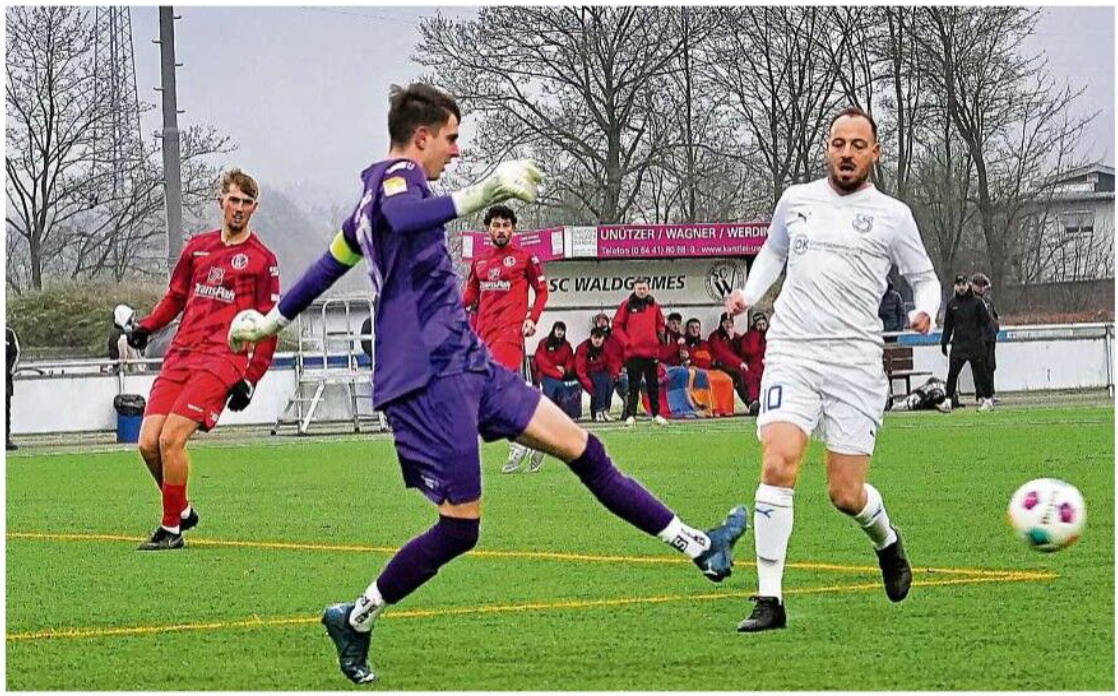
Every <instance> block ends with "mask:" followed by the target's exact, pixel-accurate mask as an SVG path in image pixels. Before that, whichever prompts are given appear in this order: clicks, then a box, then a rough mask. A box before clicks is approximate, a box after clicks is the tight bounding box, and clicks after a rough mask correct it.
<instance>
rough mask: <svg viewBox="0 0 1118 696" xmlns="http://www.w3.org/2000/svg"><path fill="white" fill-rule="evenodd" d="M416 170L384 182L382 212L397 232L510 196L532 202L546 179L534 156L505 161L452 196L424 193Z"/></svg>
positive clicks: (441, 220) (427, 226) (415, 229)
mask: <svg viewBox="0 0 1118 696" xmlns="http://www.w3.org/2000/svg"><path fill="white" fill-rule="evenodd" d="M416 172H417V170H415V169H405V170H403V171H402V172H400V173H399V174H398V175H396V176H389V177H387V178H385V179H384V181H383V182H382V183H381V188H382V198H381V208H380V210H381V215H382V216H383V217H384V220H385V222H387V223H388V227H389V228H390V229H391V230H392V231H393V232H397V233H400V234H410V233H412V232H419V231H421V230H427V229H431V228H432V227H437V226H438V225H443V224H446V223H447V222H449V221H451V220H453V219H454V218H457V217H463V216H465V215H470V214H471V213H475V212H477V211H479V210H483V209H485V208H488V207H489V206H491V205H493V204H494V203H500V202H501V201H506V200H508V199H510V198H518V199H520V200H522V201H524V202H526V203H531V202H532V201H534V200H535V199H536V193H537V191H538V189H539V183H540V181H541V180H542V179H543V174H542V173H541V172H540V170H539V168H537V167H536V165H535V163H534V162H532V161H531V160H517V161H515V162H503V163H502V164H499V165H498V166H497V169H496V170H495V171H494V172H493V173H492V174H491V175H489V176H488V177H486V178H485V179H483V180H482V181H481V182H480V183H477V184H474V185H473V186H467V187H466V188H464V189H462V190H460V191H455V192H454V193H452V194H450V195H449V196H430V197H424V195H423V190H422V188H421V187H420V185H419V181H418V180H416V178H415V177H417V176H419V175H418V174H417V173H416Z"/></svg>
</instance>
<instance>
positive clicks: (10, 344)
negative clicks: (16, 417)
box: [4, 325, 19, 452]
mask: <svg viewBox="0 0 1118 696" xmlns="http://www.w3.org/2000/svg"><path fill="white" fill-rule="evenodd" d="M4 344H5V346H6V350H7V352H6V353H5V356H6V357H7V359H8V360H7V362H8V370H7V372H6V373H5V375H4V382H5V384H4V387H5V392H6V393H7V408H8V411H7V418H5V419H4V424H5V426H6V427H5V429H4V437H5V439H6V444H5V449H7V451H9V452H11V451H12V450H17V449H19V447H17V446H16V443H14V442H12V394H13V393H15V386H14V385H13V384H12V375H14V374H15V371H16V366H17V365H19V335H18V334H16V330H15V329H13V328H12V327H11V325H8V326H6V327H4Z"/></svg>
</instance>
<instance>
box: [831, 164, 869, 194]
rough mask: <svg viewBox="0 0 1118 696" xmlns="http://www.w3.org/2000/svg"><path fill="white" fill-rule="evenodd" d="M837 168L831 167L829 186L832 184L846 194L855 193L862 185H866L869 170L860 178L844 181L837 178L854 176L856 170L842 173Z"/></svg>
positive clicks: (842, 171)
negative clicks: (845, 175) (847, 175)
mask: <svg viewBox="0 0 1118 696" xmlns="http://www.w3.org/2000/svg"><path fill="white" fill-rule="evenodd" d="M839 166H841V165H839ZM839 166H832V167H831V172H830V179H831V184H833V185H834V187H835V188H837V189H838V190H840V191H846V192H847V193H852V192H854V191H857V190H858V189H860V188H862V184H864V183H866V180H867V179H869V178H870V170H869V169H867V170H866V171H865V173H863V174H862V175H861V176H855V177H854V178H853V179H847V180H845V181H844V180H842V179H840V178H839V177H840V176H841V175H843V174H855V173H856V172H857V168H856V167H855V169H854V170H851V171H844V170H841V169H839Z"/></svg>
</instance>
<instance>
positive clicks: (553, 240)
mask: <svg viewBox="0 0 1118 696" xmlns="http://www.w3.org/2000/svg"><path fill="white" fill-rule="evenodd" d="M515 239H516V245H517V246H518V247H520V248H521V249H524V250H525V251H530V252H532V253H533V254H535V255H536V256H537V257H539V259H540V261H543V262H547V261H555V260H556V259H561V258H564V254H563V228H562V227H551V228H548V229H546V230H532V231H530V232H520V233H518V234H516V235H515ZM492 247H493V244H492V243H491V242H490V241H489V235H488V234H486V233H485V232H463V233H462V260H463V261H473V260H474V259H475V258H478V257H479V256H482V255H484V254H487V253H489V249H491V248H492Z"/></svg>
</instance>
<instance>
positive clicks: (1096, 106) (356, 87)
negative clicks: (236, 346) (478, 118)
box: [132, 7, 1115, 205]
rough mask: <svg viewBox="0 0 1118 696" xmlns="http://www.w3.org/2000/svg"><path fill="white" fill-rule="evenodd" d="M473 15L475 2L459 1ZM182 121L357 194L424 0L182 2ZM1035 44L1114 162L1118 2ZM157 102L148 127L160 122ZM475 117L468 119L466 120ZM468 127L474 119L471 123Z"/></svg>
mask: <svg viewBox="0 0 1118 696" xmlns="http://www.w3.org/2000/svg"><path fill="white" fill-rule="evenodd" d="M450 11H451V13H453V14H454V15H468V14H471V13H472V10H471V9H470V8H463V7H459V8H452V9H451V10H450ZM176 12H177V13H178V14H179V15H181V16H182V19H181V20H180V21H178V22H176V27H175V28H176V37H175V41H176V53H177V58H178V61H179V62H180V63H183V66H182V67H181V68H180V69H179V72H178V99H179V108H180V109H184V110H185V111H186V113H184V114H182V115H180V117H179V118H180V126H187V125H190V124H197V123H204V124H210V125H213V126H216V127H217V128H218V129H219V130H221V131H222V132H223V133H225V134H227V135H229V136H231V137H232V139H233V140H234V141H235V142H236V143H237V144H238V146H239V147H238V150H237V151H236V152H235V153H233V154H232V155H231V156H229V157H228V158H227V161H225V162H222V164H223V165H232V164H236V165H237V166H240V167H242V168H244V169H245V170H246V171H248V172H249V173H251V174H253V175H255V176H256V177H257V178H258V179H259V180H260V181H261V183H262V184H264V185H265V186H268V187H273V188H278V189H281V190H285V191H289V192H296V191H298V192H300V193H301V194H302V195H299V196H298V198H301V199H303V200H301V201H300V202H301V203H307V202H315V203H317V204H326V203H328V202H334V203H338V204H342V205H346V204H349V203H350V202H352V200H354V199H356V197H358V195H359V189H360V186H359V182H358V175H359V173H360V171H361V170H362V169H363V168H364V167H365V166H366V165H367V164H369V163H370V162H373V161H375V160H377V159H380V158H381V157H383V156H384V154H385V153H386V152H387V149H388V143H387V136H386V130H387V127H386V123H385V122H386V118H387V96H388V88H389V85H390V84H392V83H394V82H396V83H407V82H408V81H411V80H414V79H415V78H417V77H418V76H419V75H420V73H421V69H420V66H418V65H416V64H414V63H412V62H411V60H410V59H409V58H410V55H411V53H412V50H413V48H414V46H415V44H416V42H417V40H418V30H417V25H418V19H419V18H420V17H423V16H426V15H430V14H433V13H434V12H435V9H434V8H423V7H403V8H401V7H338V8H331V7H313V8H312V7H278V8H277V7H271V8H269V7H240V8H221V7H176ZM132 27H133V44H134V46H135V59H136V78H137V86H138V89H139V92H140V98H141V99H142V100H146V101H149V102H151V103H153V104H155V105H156V106H157V107H158V105H159V101H158V99H159V95H158V93H157V92H155V91H153V88H154V87H156V86H158V84H159V47H158V46H157V45H155V44H153V43H152V42H151V40H152V39H154V38H157V37H158V35H159V19H158V10H157V8H154V7H133V8H132ZM1031 45H1032V46H1034V47H1038V48H1043V49H1044V50H1045V51H1046V52H1047V54H1048V57H1049V60H1050V67H1051V70H1052V72H1053V74H1054V75H1055V76H1056V77H1057V79H1059V80H1060V81H1063V80H1069V81H1070V82H1071V83H1072V84H1073V85H1075V86H1085V87H1086V88H1087V89H1086V91H1085V93H1084V94H1083V96H1082V97H1081V100H1080V109H1081V110H1082V111H1083V112H1084V113H1090V112H1092V111H1095V110H1099V111H1100V112H1101V113H1100V114H1099V116H1098V118H1097V119H1096V121H1095V122H1094V124H1093V125H1092V126H1091V129H1090V131H1089V132H1088V134H1087V138H1086V143H1087V148H1088V149H1086V150H1085V153H1089V154H1090V156H1091V158H1092V159H1097V160H1102V161H1107V162H1109V163H1110V164H1113V156H1114V64H1115V61H1114V10H1113V8H1110V7H1086V8H1066V7H1051V8H1047V10H1046V16H1045V17H1044V18H1043V19H1042V21H1041V23H1040V25H1039V27H1038V35H1037V36H1036V37H1035V38H1034V39H1033V40H1032V41H1031ZM159 125H160V114H159V109H158V108H156V109H155V110H153V111H152V112H150V113H149V114H147V115H146V116H145V119H144V122H143V129H144V132H145V134H149V135H150V133H151V132H152V131H153V130H155V129H157V128H159ZM467 125H468V124H467ZM464 135H465V136H467V137H468V136H469V130H468V129H464Z"/></svg>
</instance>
